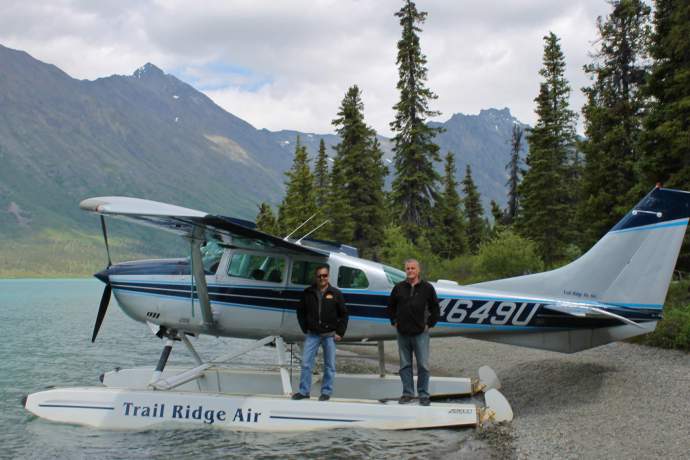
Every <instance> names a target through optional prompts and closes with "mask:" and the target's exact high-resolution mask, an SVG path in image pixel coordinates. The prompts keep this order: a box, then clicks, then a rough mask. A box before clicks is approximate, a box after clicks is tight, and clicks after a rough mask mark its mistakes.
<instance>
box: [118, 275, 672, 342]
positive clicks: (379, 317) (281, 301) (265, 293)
mask: <svg viewBox="0 0 690 460" xmlns="http://www.w3.org/2000/svg"><path fill="white" fill-rule="evenodd" d="M112 286H113V288H114V289H115V290H117V291H127V292H128V293H132V294H136V295H151V296H162V297H168V298H170V297H176V298H180V299H190V297H191V294H190V285H189V284H188V283H178V282H162V283H151V282H131V281H127V282H120V281H113V282H112ZM195 291H196V290H195ZM301 291H302V290H301V289H296V290H287V289H275V288H265V287H264V288H258V287H257V286H252V287H247V286H227V285H209V299H210V301H211V302H213V303H215V304H220V305H226V306H230V307H246V308H254V309H262V310H272V311H273V310H283V311H292V312H295V311H296V309H297V305H298V300H299V299H300V296H301ZM344 297H345V301H346V303H347V305H348V310H349V312H350V315H351V316H352V317H353V318H354V317H357V318H361V319H367V320H369V321H376V322H379V321H382V322H385V321H388V314H387V310H386V306H387V300H388V295H387V294H386V295H381V294H379V293H376V294H371V295H370V294H365V293H362V291H361V290H357V294H351V293H347V292H346V293H344ZM194 298H195V299H196V298H197V295H196V292H195V294H194ZM440 299H441V301H443V300H450V301H451V302H450V303H447V304H446V305H445V308H443V310H442V317H441V318H440V322H441V323H444V325H446V324H447V325H448V326H449V327H464V326H469V327H486V328H489V327H494V326H498V325H496V324H487V323H485V322H484V321H485V320H486V319H487V317H488V316H487V315H489V313H490V314H491V317H492V318H494V317H496V318H504V317H505V314H504V312H505V310H510V308H511V306H510V305H505V306H504V307H503V311H502V312H499V311H498V307H499V306H501V305H502V303H503V302H512V303H516V304H526V307H527V309H526V310H525V312H524V313H522V314H518V312H519V311H521V310H520V307H521V306H522V305H518V306H516V307H515V310H514V311H512V312H511V313H510V315H513V313H514V314H515V318H514V319H518V320H520V319H523V320H524V319H525V318H526V317H527V316H528V312H530V311H531V309H533V308H537V309H538V310H537V314H536V315H534V318H538V317H540V313H539V310H541V307H540V305H543V304H548V303H550V302H548V301H535V300H534V299H518V298H510V297H505V298H496V297H482V296H459V295H457V296H454V295H448V296H446V295H444V296H441V297H440ZM452 300H466V301H469V303H470V304H469V305H467V304H466V303H465V304H461V305H458V306H457V308H455V307H456V305H457V302H452ZM489 303H491V304H492V305H488V306H487V304H489ZM582 303H584V302H582ZM588 303H591V304H593V305H597V306H599V307H603V308H606V309H608V310H610V311H613V312H616V313H617V314H620V315H622V316H625V317H630V318H634V319H641V320H645V319H649V320H654V319H658V317H659V311H658V310H657V309H655V308H650V307H651V306H650V305H641V304H637V305H635V308H633V307H632V306H628V305H610V304H608V305H602V304H598V303H594V302H588ZM482 308H484V310H483V313H481V312H480V311H478V310H480V309H482ZM460 310H466V312H465V313H462V311H460ZM475 312H477V313H476V315H475ZM459 316H462V318H459ZM518 316H519V318H518ZM544 316H548V317H549V318H554V317H559V316H562V318H563V319H564V318H568V316H567V315H565V314H559V313H554V312H553V311H551V312H549V313H548V315H544ZM465 317H468V319H469V321H470V322H466V320H465V319H464V318H465ZM482 318H484V319H482ZM448 319H455V320H456V321H447V320H448ZM512 319H513V318H512V316H511V320H512ZM471 321H474V323H473V322H471ZM517 322H520V321H516V323H517ZM533 323H534V321H533V320H530V321H529V324H533ZM529 324H528V325H522V324H518V325H507V326H506V328H510V329H513V330H514V329H515V328H516V327H530V328H531V327H533V326H531V325H529Z"/></svg>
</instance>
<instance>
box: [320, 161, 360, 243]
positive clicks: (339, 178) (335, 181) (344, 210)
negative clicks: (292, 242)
mask: <svg viewBox="0 0 690 460" xmlns="http://www.w3.org/2000/svg"><path fill="white" fill-rule="evenodd" d="M330 182H331V188H330V190H329V191H328V202H327V203H326V212H327V215H328V219H329V222H328V226H327V230H328V232H327V233H328V237H329V238H330V239H332V240H333V241H338V242H341V243H347V244H350V243H352V240H353V234H354V222H353V221H352V211H351V208H350V200H349V199H348V197H347V195H346V192H345V189H346V186H347V175H346V171H345V167H344V165H343V159H342V158H339V157H338V156H336V157H335V158H334V160H333V167H332V168H331V180H330Z"/></svg>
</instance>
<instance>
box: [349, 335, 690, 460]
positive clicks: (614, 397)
mask: <svg viewBox="0 0 690 460" xmlns="http://www.w3.org/2000/svg"><path fill="white" fill-rule="evenodd" d="M358 348H359V347H358ZM358 351H360V350H358ZM372 351H373V350H372ZM366 354H370V352H369V351H367V353H366ZM386 354H387V355H388V356H389V357H390V361H389V362H390V363H393V362H395V361H397V360H396V357H397V347H396V344H395V342H387V343H386ZM483 365H488V366H490V367H492V368H493V369H494V370H495V371H496V373H497V374H498V376H499V378H500V379H501V383H502V385H503V387H502V389H501V392H502V393H503V394H504V395H505V396H506V398H507V399H508V401H509V402H510V404H511V405H512V408H513V411H514V413H515V419H514V420H513V421H512V422H511V423H509V424H506V425H503V426H497V427H495V428H491V429H489V430H488V431H486V432H485V433H481V434H480V436H479V439H480V440H481V441H482V442H485V443H487V444H488V445H489V446H491V448H492V449H490V450H491V451H492V452H491V455H490V456H489V457H501V458H621V459H623V458H625V459H629V458H659V457H665V458H690V354H688V353H685V352H679V351H670V350H662V349H658V348H652V347H646V346H642V345H635V344H630V343H622V342H618V343H612V344H609V345H605V346H601V347H598V348H594V349H591V350H587V351H583V352H579V353H575V354H571V355H566V354H560V353H553V352H548V351H540V350H532V349H527V348H520V347H514V346H508V345H500V344H494V343H489V342H482V341H478V340H469V339H464V338H444V339H434V340H432V341H431V367H432V375H448V376H455V377H468V376H472V377H474V376H476V374H477V369H478V368H479V367H481V366H483ZM467 448H468V450H467V451H466V452H465V451H462V452H456V453H449V454H448V458H459V457H466V458H471V457H474V458H477V457H480V458H486V456H485V455H483V454H482V453H481V445H479V446H467Z"/></svg>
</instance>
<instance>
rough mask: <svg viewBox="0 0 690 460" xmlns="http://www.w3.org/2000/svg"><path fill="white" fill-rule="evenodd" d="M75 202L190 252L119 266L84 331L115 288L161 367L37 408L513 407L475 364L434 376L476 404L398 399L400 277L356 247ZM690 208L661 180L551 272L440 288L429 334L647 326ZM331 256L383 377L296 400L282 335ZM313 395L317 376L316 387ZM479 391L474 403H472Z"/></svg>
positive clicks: (453, 412)
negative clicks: (207, 348)
mask: <svg viewBox="0 0 690 460" xmlns="http://www.w3.org/2000/svg"><path fill="white" fill-rule="evenodd" d="M81 208H82V209H84V210H86V211H90V212H95V213H98V214H100V217H101V224H102V228H103V234H104V238H105V243H106V249H107V248H108V239H107V232H106V226H105V219H104V216H108V217H117V218H121V219H125V220H128V221H130V222H134V223H137V224H143V225H147V226H151V227H155V228H159V229H163V230H166V231H169V232H173V233H175V234H178V235H180V236H182V237H184V238H186V239H187V240H188V241H189V244H190V246H191V257H189V258H184V259H165V260H142V261H135V262H125V263H119V264H116V265H112V264H111V262H110V254H109V250H108V267H107V268H106V269H105V270H103V271H102V272H100V273H98V274H97V275H96V277H97V278H98V279H100V280H101V281H103V282H104V283H105V284H106V287H105V291H104V293H103V297H102V299H101V304H100V307H99V310H98V316H97V319H96V324H95V327H94V331H93V337H92V341H93V340H95V339H96V335H97V334H98V330H99V328H100V326H101V323H102V321H103V318H104V316H105V313H106V310H107V307H108V303H109V301H110V296H111V292H114V294H115V297H116V299H117V301H118V303H119V305H120V307H121V308H122V310H123V311H124V312H125V313H126V314H127V315H128V316H130V317H131V318H133V319H135V320H137V321H141V322H145V323H148V324H149V326H150V327H151V328H152V330H153V331H154V332H155V333H156V335H157V336H158V337H160V338H163V339H165V344H164V347H163V352H162V354H161V358H160V360H159V362H158V364H157V366H156V367H155V368H154V367H151V368H136V369H116V370H114V371H111V372H107V373H105V374H103V375H102V376H101V381H102V383H103V385H102V386H92V387H78V388H54V389H50V390H46V391H40V392H37V393H33V394H31V395H28V396H27V398H26V400H25V402H24V404H25V407H26V408H27V409H28V410H29V411H31V412H32V413H34V414H36V415H37V416H39V417H42V418H44V419H48V420H52V421H56V422H64V423H72V424H81V425H88V426H92V427H98V428H106V429H147V428H151V427H156V426H160V425H173V426H180V425H198V426H203V425H213V426H216V427H222V428H227V429H233V430H264V431H281V430H282V431H287V430H310V429H324V428H334V427H371V428H379V429H410V428H433V427H449V426H463V425H469V426H473V425H477V424H479V423H483V422H486V421H491V420H493V421H496V422H500V421H508V420H511V419H512V416H513V414H512V410H511V408H510V405H509V404H508V402H507V401H506V400H505V398H503V396H502V395H501V394H500V393H499V392H498V389H497V388H498V387H499V385H500V383H499V382H498V379H497V378H496V376H495V374H494V373H493V371H491V369H489V368H487V367H483V368H481V369H480V371H479V379H470V378H441V377H432V379H431V383H430V392H431V394H432V398H433V399H436V400H437V398H444V397H446V398H447V397H448V396H458V395H472V394H475V393H480V392H481V393H484V401H485V404H484V406H479V405H477V404H475V403H474V402H469V403H458V402H434V403H433V404H432V405H431V406H428V407H423V406H420V405H415V404H412V405H398V404H397V403H396V402H395V401H394V399H396V398H395V397H397V396H398V395H399V394H400V392H401V385H400V381H399V379H398V378H397V377H396V376H393V375H386V373H385V365H384V362H383V341H385V340H391V339H394V338H395V335H396V333H395V330H394V328H393V327H392V326H391V325H390V322H389V320H388V318H387V315H386V301H387V297H388V294H389V292H390V290H391V288H392V287H393V285H394V284H395V283H396V282H398V281H401V280H402V279H404V277H405V275H404V273H403V272H401V271H400V270H397V269H395V268H392V267H388V266H386V265H383V264H380V263H376V262H372V261H368V260H364V259H361V258H358V257H357V251H356V249H354V248H352V247H348V246H345V245H339V244H331V243H324V242H321V241H314V240H307V239H306V238H304V237H303V238H301V239H298V240H294V239H292V240H291V239H289V238H288V237H286V238H284V239H283V238H278V237H275V236H272V235H269V234H266V233H263V232H261V231H258V230H256V228H255V226H254V224H253V223H251V222H247V221H243V220H239V219H233V218H229V217H223V216H218V215H210V214H207V213H204V212H201V211H196V210H192V209H186V208H182V207H178V206H173V205H169V204H164V203H158V202H153V201H148V200H141V199H135V198H125V197H99V198H90V199H87V200H84V201H83V202H82V203H81ZM689 217H690V193H688V192H683V191H678V190H671V189H664V188H660V187H656V188H655V189H653V190H652V191H651V192H650V193H649V194H648V195H647V196H646V197H645V198H644V199H642V201H640V202H639V203H638V204H637V205H636V206H635V207H634V208H633V210H632V211H630V212H629V213H628V214H627V215H625V216H624V217H623V219H622V220H621V221H620V222H619V223H618V224H617V225H616V226H615V227H613V228H612V229H611V230H610V231H609V232H608V233H607V234H606V235H604V237H603V238H602V239H601V240H600V241H599V242H598V243H597V244H596V245H594V247H592V248H591V249H590V250H589V251H588V252H587V253H586V254H584V255H583V256H582V257H580V258H579V259H577V260H575V261H574V262H572V263H570V264H568V265H566V266H564V267H561V268H559V269H556V270H552V271H548V272H544V273H537V274H531V275H525V276H518V277H514V278H508V279H503V280H497V281H490V282H484V283H479V284H473V285H469V286H459V285H458V284H457V283H455V282H451V281H445V280H439V281H437V282H435V283H433V284H434V286H435V288H436V290H437V293H438V296H439V299H440V303H441V318H440V320H439V322H438V324H437V325H436V327H435V328H433V329H432V330H431V335H432V337H449V336H466V337H471V338H476V339H481V340H488V341H494V342H502V343H507V344H512V345H519V346H526V347H533V348H540V349H546V350H553V351H559V352H564V353H572V352H576V351H579V350H584V349H588V348H592V347H596V346H599V345H602V344H605V343H609V342H612V341H616V340H622V339H626V338H629V337H633V336H636V335H640V334H645V333H648V332H650V331H652V330H654V328H655V326H656V323H657V322H658V321H659V320H660V319H661V315H662V309H663V302H664V300H665V297H666V293H667V290H668V286H669V284H670V281H671V277H672V274H673V270H674V266H675V263H676V260H677V257H678V254H679V251H680V247H681V244H682V242H683V236H684V234H685V230H686V227H687V224H688V218H689ZM320 264H327V265H329V267H330V271H331V274H332V279H334V281H335V284H336V285H337V286H338V287H339V288H340V289H341V290H342V291H343V293H344V295H345V300H346V304H347V308H348V310H349V313H350V321H349V325H348V329H347V334H346V336H345V337H344V341H345V342H351V343H372V344H374V343H378V346H379V360H380V361H379V364H380V369H381V372H380V375H347V374H338V376H337V377H336V383H335V388H336V396H338V397H337V398H332V399H331V400H330V401H325V402H319V401H314V400H303V401H293V400H291V399H290V397H289V395H290V394H291V393H292V386H293V384H295V380H293V378H295V379H296V378H297V377H298V376H297V375H294V376H292V377H291V373H290V372H289V364H288V359H287V357H286V349H285V344H286V343H296V342H299V341H301V340H302V338H303V335H302V332H301V330H300V328H299V325H298V323H297V318H296V306H297V303H298V299H299V296H300V293H301V291H302V290H303V289H304V288H305V286H306V285H308V284H310V283H311V281H312V275H313V272H314V268H315V267H316V266H317V265H320ZM200 334H208V335H212V336H223V337H239V338H245V339H255V341H254V342H252V343H251V344H250V345H249V346H248V347H247V348H246V349H245V350H241V351H238V352H236V353H229V354H227V355H225V356H221V357H218V358H216V359H213V360H210V361H203V360H202V359H201V357H200V356H199V354H198V353H197V351H196V350H195V348H194V347H193V345H192V343H191V342H190V340H189V336H197V335H200ZM176 341H179V342H181V343H182V344H184V345H185V347H186V348H187V350H188V351H189V352H190V353H191V355H192V357H193V358H194V360H195V361H196V363H197V365H196V366H195V367H193V368H190V369H182V368H174V367H172V366H168V367H166V363H167V360H168V357H169V355H170V352H171V350H172V347H173V344H174V342H176ZM266 344H275V345H276V347H275V348H276V354H277V362H278V366H279V369H278V370H277V371H257V370H240V369H236V368H235V369H233V368H229V367H224V366H222V365H221V363H225V362H227V361H230V360H232V359H233V358H236V357H237V356H239V355H240V354H243V353H244V352H246V351H249V350H250V349H253V348H256V347H260V346H263V345H266ZM315 386H316V387H317V388H316V389H315V391H318V379H317V382H316V383H315ZM472 401H474V400H472Z"/></svg>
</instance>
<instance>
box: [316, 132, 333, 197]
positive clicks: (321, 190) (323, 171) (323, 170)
mask: <svg viewBox="0 0 690 460" xmlns="http://www.w3.org/2000/svg"><path fill="white" fill-rule="evenodd" d="M329 188H330V176H329V173H328V156H327V155H326V143H325V142H324V141H323V138H321V140H320V142H319V153H318V155H317V157H316V163H315V164H314V193H315V194H316V206H318V208H319V209H322V208H323V207H324V206H325V205H326V201H327V200H328V189H329Z"/></svg>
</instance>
